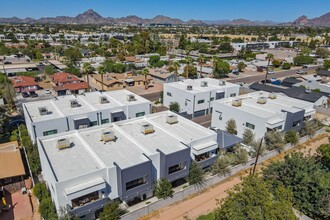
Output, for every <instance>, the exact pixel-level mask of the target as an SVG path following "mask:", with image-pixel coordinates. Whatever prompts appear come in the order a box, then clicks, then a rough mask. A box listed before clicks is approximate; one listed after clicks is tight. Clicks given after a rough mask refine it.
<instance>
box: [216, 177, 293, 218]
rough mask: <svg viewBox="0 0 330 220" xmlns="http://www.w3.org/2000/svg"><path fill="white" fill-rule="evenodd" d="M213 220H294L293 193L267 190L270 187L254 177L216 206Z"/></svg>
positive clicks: (238, 186) (279, 189)
mask: <svg viewBox="0 0 330 220" xmlns="http://www.w3.org/2000/svg"><path fill="white" fill-rule="evenodd" d="M219 206H220V207H219V208H218V209H217V210H216V211H215V213H214V216H215V219H219V220H233V219H242V220H243V219H260V220H261V219H283V220H291V219H297V218H296V216H295V214H294V212H293V204H292V193H291V192H290V191H289V190H287V189H285V188H284V187H283V186H278V187H277V188H275V189H273V190H272V191H271V190H270V184H269V183H267V182H266V181H264V180H263V179H262V178H260V177H257V176H255V175H253V176H249V177H246V178H244V179H243V181H242V183H240V184H238V185H235V186H234V187H233V189H232V190H230V191H229V192H228V196H227V197H226V198H225V199H222V200H221V201H220V203H219Z"/></svg>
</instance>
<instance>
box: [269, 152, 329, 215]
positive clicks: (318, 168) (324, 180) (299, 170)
mask: <svg viewBox="0 0 330 220" xmlns="http://www.w3.org/2000/svg"><path fill="white" fill-rule="evenodd" d="M263 175H264V178H265V180H267V181H269V182H270V183H271V184H272V186H273V188H276V187H278V186H281V185H283V186H284V187H285V188H287V189H289V190H291V191H292V193H293V202H294V205H295V207H296V208H297V209H298V210H299V211H301V212H302V213H304V214H306V215H307V216H309V217H311V218H313V219H329V217H330V212H329V207H330V200H329V190H330V174H329V171H328V170H326V169H324V167H323V166H322V165H321V163H319V162H318V161H317V159H316V158H315V157H313V156H311V155H306V156H304V154H303V153H300V152H296V153H292V154H291V155H286V156H285V157H284V161H276V162H272V163H271V164H270V165H269V166H268V167H267V168H266V169H264V170H263ZM326 207H327V210H328V211H325V210H326Z"/></svg>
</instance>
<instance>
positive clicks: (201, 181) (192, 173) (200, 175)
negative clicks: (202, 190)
mask: <svg viewBox="0 0 330 220" xmlns="http://www.w3.org/2000/svg"><path fill="white" fill-rule="evenodd" d="M188 182H189V184H190V185H197V186H199V187H204V186H205V176H204V171H203V169H202V168H201V167H200V166H199V165H198V164H197V163H196V162H195V161H192V163H191V166H190V169H189V175H188Z"/></svg>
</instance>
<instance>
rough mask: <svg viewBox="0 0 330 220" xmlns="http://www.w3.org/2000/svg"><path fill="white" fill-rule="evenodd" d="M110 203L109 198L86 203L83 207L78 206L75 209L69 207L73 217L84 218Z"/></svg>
mask: <svg viewBox="0 0 330 220" xmlns="http://www.w3.org/2000/svg"><path fill="white" fill-rule="evenodd" d="M109 201H110V199H109V198H108V197H105V198H101V199H98V200H95V201H93V202H89V203H86V204H85V205H82V206H77V207H75V208H72V207H70V206H69V207H68V212H69V213H70V214H72V215H76V216H82V215H86V214H89V213H91V212H95V211H96V210H98V209H101V208H102V207H103V206H104V205H105V204H107V203H108V202H109Z"/></svg>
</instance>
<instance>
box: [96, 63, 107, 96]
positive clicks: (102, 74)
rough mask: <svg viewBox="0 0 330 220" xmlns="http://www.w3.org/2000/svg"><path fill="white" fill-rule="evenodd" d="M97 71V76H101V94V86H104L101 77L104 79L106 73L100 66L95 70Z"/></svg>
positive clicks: (103, 67)
mask: <svg viewBox="0 0 330 220" xmlns="http://www.w3.org/2000/svg"><path fill="white" fill-rule="evenodd" d="M97 70H98V72H99V74H100V75H101V83H102V92H103V86H104V84H103V77H104V74H105V73H106V71H105V66H103V65H101V66H99V67H98V68H97Z"/></svg>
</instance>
